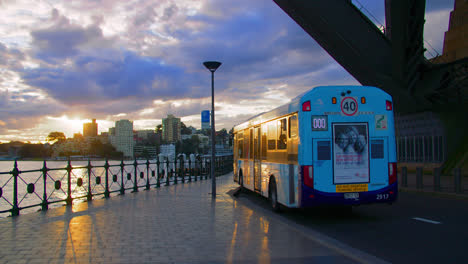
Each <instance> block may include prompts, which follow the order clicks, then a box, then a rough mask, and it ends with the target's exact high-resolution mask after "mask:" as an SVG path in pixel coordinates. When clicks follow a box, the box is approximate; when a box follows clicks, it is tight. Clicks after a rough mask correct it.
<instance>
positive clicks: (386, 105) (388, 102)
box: [385, 100, 393, 111]
mask: <svg viewBox="0 0 468 264" xmlns="http://www.w3.org/2000/svg"><path fill="white" fill-rule="evenodd" d="M385 109H387V111H392V110H393V106H392V102H390V101H388V100H386V101H385Z"/></svg>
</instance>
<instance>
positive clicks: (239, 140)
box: [237, 133, 244, 159]
mask: <svg viewBox="0 0 468 264" xmlns="http://www.w3.org/2000/svg"><path fill="white" fill-rule="evenodd" d="M237 149H238V151H239V158H241V159H243V158H244V134H242V133H238V134H237Z"/></svg>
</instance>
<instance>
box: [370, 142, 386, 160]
mask: <svg viewBox="0 0 468 264" xmlns="http://www.w3.org/2000/svg"><path fill="white" fill-rule="evenodd" d="M371 158H372V159H383V158H384V142H383V140H382V139H376V140H371Z"/></svg>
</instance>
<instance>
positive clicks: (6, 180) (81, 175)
mask: <svg viewBox="0 0 468 264" xmlns="http://www.w3.org/2000/svg"><path fill="white" fill-rule="evenodd" d="M150 162H153V163H154V162H155V161H154V160H153V161H150ZM140 163H143V164H140ZM91 164H92V166H103V165H104V164H105V161H92V162H91ZM109 164H110V165H111V167H110V168H109V171H108V181H109V190H110V191H111V192H112V191H119V190H120V189H121V188H122V183H123V185H124V187H125V188H126V189H127V188H133V186H134V182H135V166H134V165H133V161H127V162H125V163H124V164H125V167H124V170H123V171H121V167H120V166H118V165H120V161H109ZM67 165H68V162H67V161H48V162H47V168H49V169H60V170H51V171H48V172H47V177H46V184H44V176H43V172H42V171H33V172H25V171H31V170H40V169H41V168H42V167H43V162H42V161H18V169H19V170H20V171H21V172H22V173H21V174H20V175H19V177H18V206H19V207H20V208H23V207H26V206H31V205H38V204H41V203H42V200H43V198H44V185H45V187H46V190H45V193H46V195H47V200H48V201H49V202H53V201H60V200H64V199H66V198H67V191H68V172H67V170H66V169H65V168H66V167H67ZM71 165H72V167H73V170H72V172H71V177H70V178H71V181H70V183H71V193H72V197H73V198H77V197H84V196H86V195H87V194H88V191H89V187H90V189H91V192H92V193H93V195H94V194H100V195H102V194H103V193H104V191H105V175H106V170H105V168H103V167H98V168H93V169H92V170H91V175H90V176H91V177H88V169H87V168H86V166H87V165H88V162H87V161H72V162H71ZM112 165H115V166H112ZM172 165H173V164H172ZM170 167H173V166H170ZM13 168H14V161H0V172H10V171H12V170H13ZM163 169H165V166H161V168H160V171H162V170H163ZM156 170H157V169H156V164H150V166H149V167H148V168H147V166H146V161H139V165H138V166H137V169H136V175H137V178H136V184H137V186H139V187H142V186H145V185H146V183H147V180H149V183H150V184H151V185H154V184H156V182H157V178H156V177H155V176H153V173H154V174H156V173H155V171H156ZM153 171H154V172H153ZM165 171H167V170H166V169H165ZM13 178H14V177H13V176H12V175H11V174H0V188H1V193H2V194H1V197H0V211H4V210H9V209H11V208H12V206H13V200H14V198H13V188H14V187H13V186H14V184H13V182H14V179H13ZM163 180H164V178H162V179H161V181H163ZM79 183H80V184H79ZM30 184H33V185H34V192H32V193H28V185H30ZM79 185H80V186H79ZM31 187H32V186H31ZM85 200H86V198H77V199H75V200H74V201H73V202H74V203H75V202H81V201H85ZM63 204H65V202H58V203H54V204H50V205H49V208H52V207H57V206H62V205H63ZM40 209H41V207H40V206H36V207H33V208H28V209H23V210H21V212H20V213H21V214H24V213H27V212H32V211H37V210H40ZM10 214H11V213H10V212H4V213H0V217H6V216H8V215H10Z"/></svg>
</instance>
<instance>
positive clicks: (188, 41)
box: [0, 0, 454, 142]
mask: <svg viewBox="0 0 468 264" xmlns="http://www.w3.org/2000/svg"><path fill="white" fill-rule="evenodd" d="M353 2H356V1H353ZM358 3H361V4H362V5H363V6H364V7H365V8H366V10H368V11H369V12H370V13H372V14H373V16H374V17H375V18H376V20H377V21H375V19H372V20H374V22H376V23H381V24H384V23H385V16H384V0H359V2H358ZM453 3H454V1H453V0H427V3H426V25H425V33H424V38H425V41H426V42H427V43H429V44H430V46H432V47H433V48H434V49H435V50H436V51H437V52H439V53H441V52H442V46H443V34H444V32H445V31H447V28H448V21H449V13H450V11H451V10H452V9H453ZM356 5H358V4H356ZM0 10H1V14H2V15H1V16H0V142H9V141H11V140H20V141H31V142H37V141H44V140H45V138H46V136H47V135H48V133H49V132H51V131H61V132H64V133H65V135H66V136H68V137H71V136H73V134H74V133H82V128H83V127H82V124H83V123H84V122H90V120H91V119H92V118H96V119H97V122H98V124H99V133H101V132H106V131H107V130H108V128H109V127H112V126H114V122H115V121H116V120H120V119H128V120H132V121H134V129H138V130H139V129H154V128H155V126H156V125H158V124H160V123H161V118H163V117H166V116H167V114H174V115H175V116H178V117H181V118H182V121H183V122H184V123H186V124H187V125H192V126H194V127H196V128H200V112H201V111H202V110H204V109H211V89H210V85H211V82H210V80H211V79H210V73H209V71H208V70H206V69H205V68H204V67H203V65H202V62H203V61H206V60H218V61H221V62H222V63H223V65H222V66H221V67H220V68H219V69H218V71H217V72H216V74H215V88H216V91H215V96H216V128H217V129H221V128H226V129H228V130H229V129H230V128H231V127H232V126H233V125H235V124H238V123H240V122H241V121H243V120H245V119H247V118H248V117H250V116H252V115H255V114H258V113H260V112H263V111H266V110H270V109H272V108H275V107H277V106H279V105H281V104H284V103H286V102H288V101H289V100H290V99H292V98H293V97H295V96H297V95H298V94H300V93H302V92H304V91H306V90H308V89H310V88H312V87H314V86H317V85H333V84H358V82H357V81H356V80H355V79H354V78H353V77H352V76H351V75H349V74H348V73H347V72H346V71H345V70H344V69H343V68H342V67H341V66H340V65H339V64H338V63H336V62H335V61H334V60H333V59H332V58H331V57H330V56H329V55H328V54H327V53H326V52H325V51H324V50H323V49H322V48H321V47H320V46H319V45H318V44H317V43H316V42H315V41H314V40H313V39H312V38H311V37H310V36H309V35H308V34H306V33H305V32H304V31H303V30H302V29H301V28H300V27H299V26H298V25H297V24H296V23H295V22H294V21H293V20H292V19H291V18H290V17H288V16H287V15H286V14H285V13H284V12H283V11H282V10H281V9H280V8H279V7H278V6H277V5H276V4H275V3H274V2H273V1H272V0H254V1H253V0H237V1H232V0H172V1H171V0H133V1H130V0H121V1H118V0H80V1H65V0H63V1H62V0H48V1H36V0H30V1H26V0H11V1H10V0H0ZM365 14H366V15H368V13H366V12H365ZM426 45H427V44H426ZM426 48H427V49H428V50H429V51H430V52H431V53H432V54H429V53H426V56H427V57H433V56H434V55H435V54H436V52H435V51H433V49H432V48H431V47H429V46H428V45H427V47H426Z"/></svg>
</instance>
